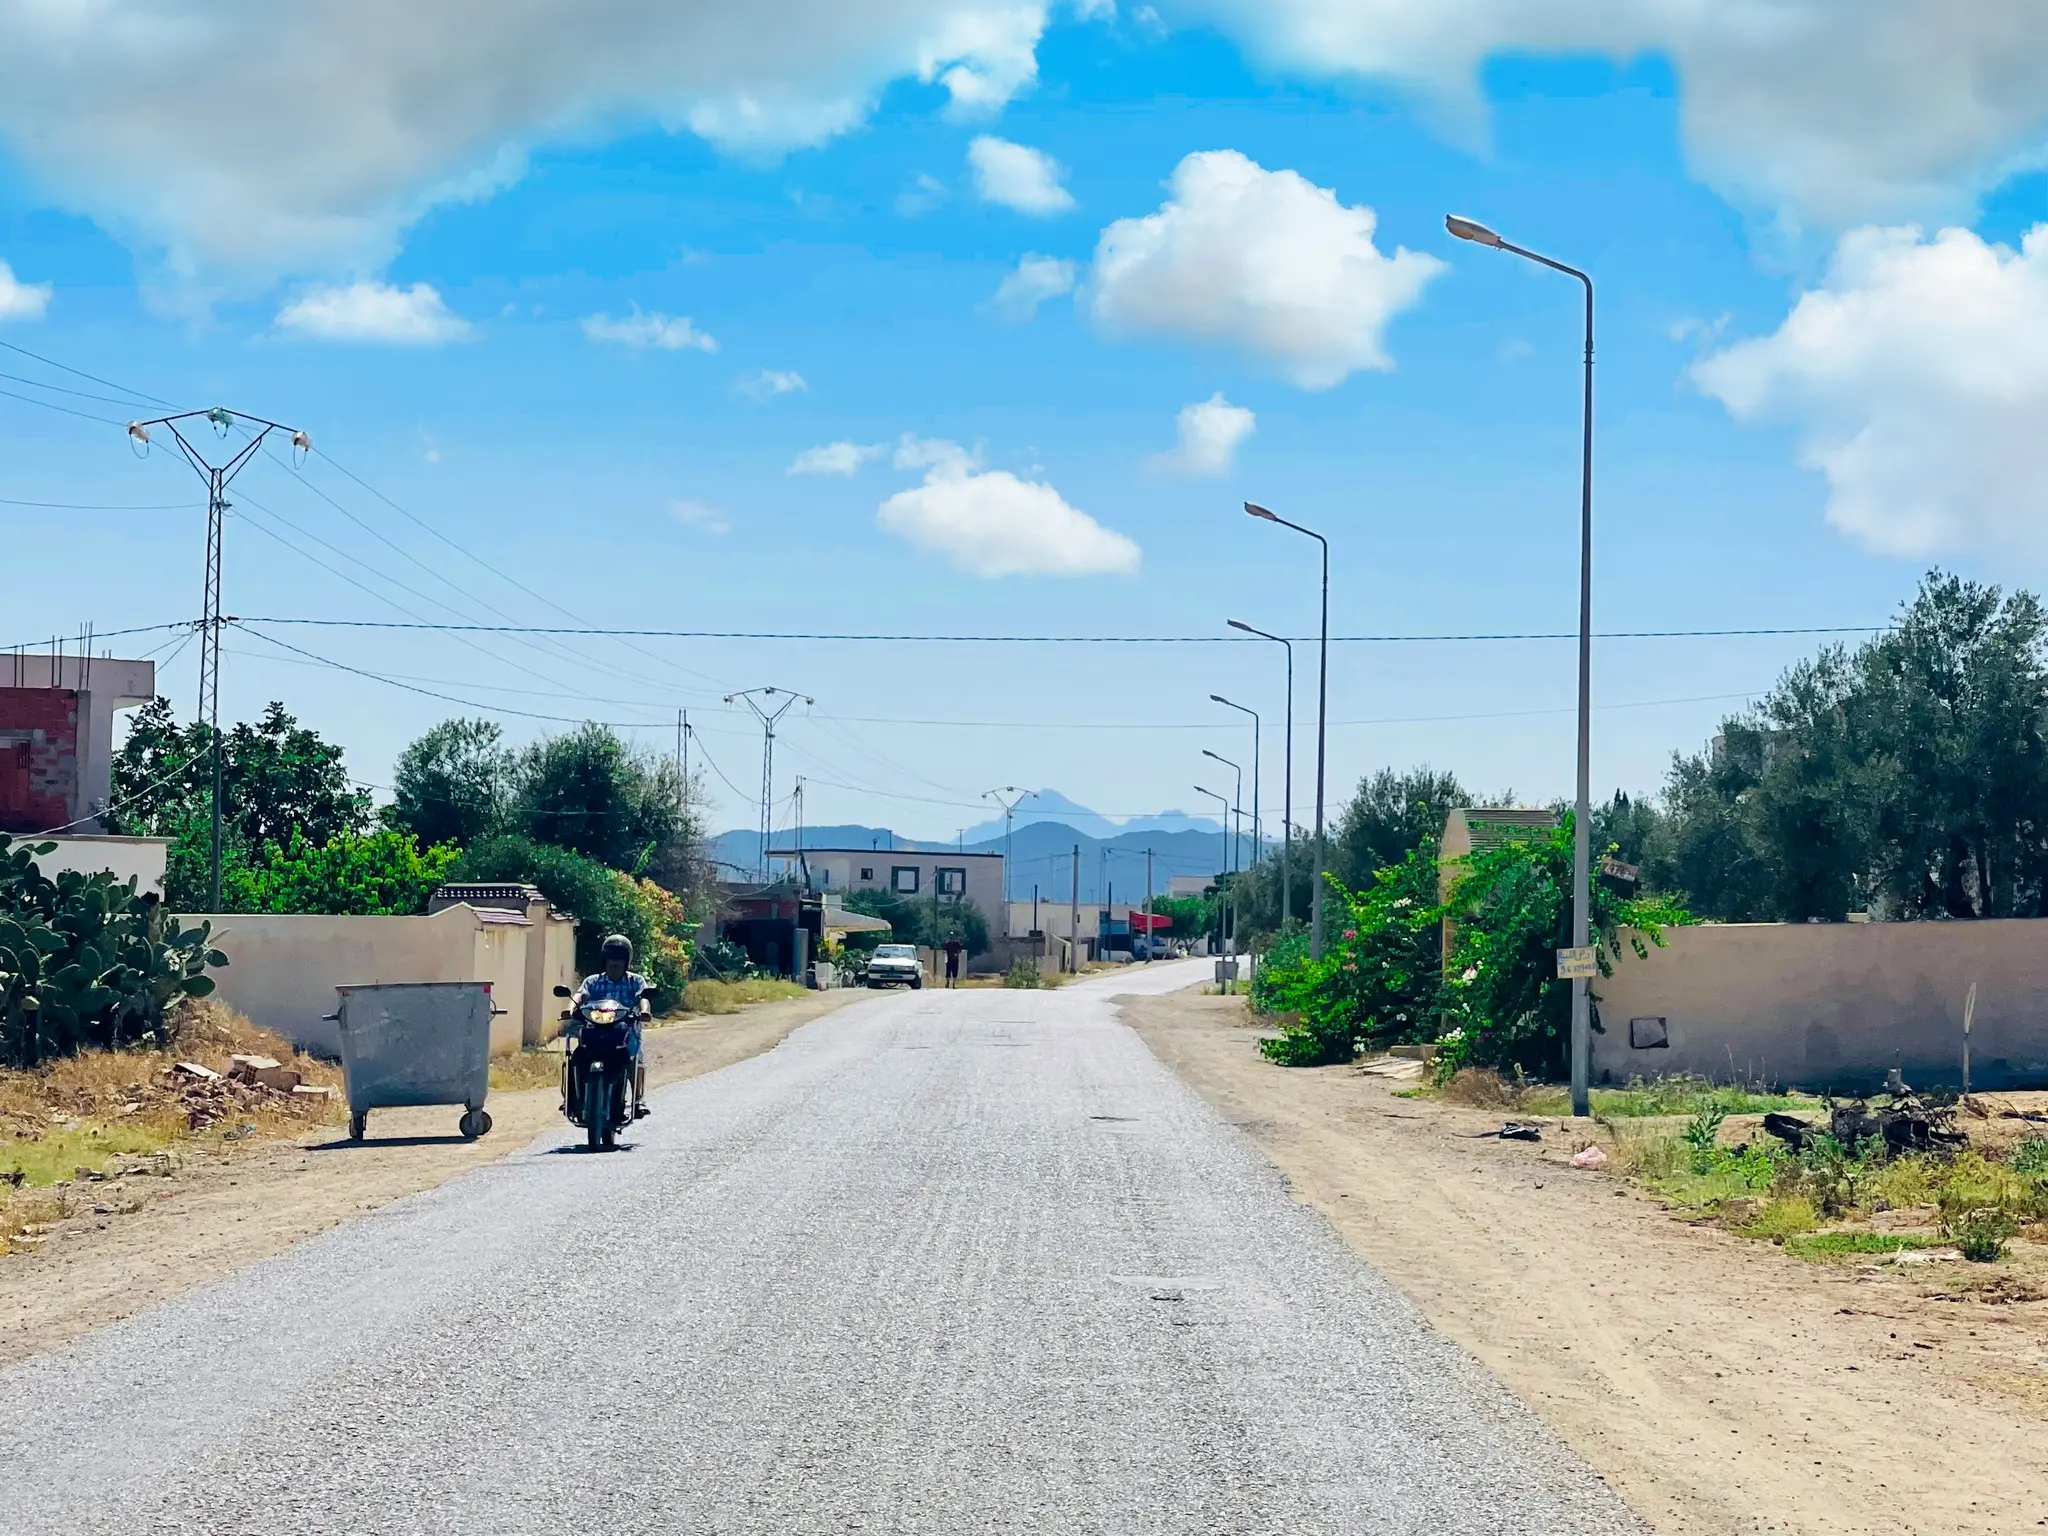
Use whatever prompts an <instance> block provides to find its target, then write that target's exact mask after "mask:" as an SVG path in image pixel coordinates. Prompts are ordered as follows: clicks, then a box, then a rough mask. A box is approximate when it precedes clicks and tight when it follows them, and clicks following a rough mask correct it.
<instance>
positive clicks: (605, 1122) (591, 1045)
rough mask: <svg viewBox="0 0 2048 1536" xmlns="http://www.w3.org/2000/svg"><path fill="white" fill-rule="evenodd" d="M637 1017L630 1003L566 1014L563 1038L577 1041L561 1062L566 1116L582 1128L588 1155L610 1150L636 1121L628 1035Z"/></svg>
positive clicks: (566, 993) (559, 992)
mask: <svg viewBox="0 0 2048 1536" xmlns="http://www.w3.org/2000/svg"><path fill="white" fill-rule="evenodd" d="M573 995H574V994H573V993H571V992H570V990H569V989H568V988H567V987H557V988H555V996H557V997H571V996H573ZM633 1013H634V1010H633V1008H632V1007H630V1006H628V1005H627V1004H625V1003H621V1002H618V1001H616V1000H613V999H610V998H603V999H598V998H593V999H591V1000H590V1001H588V1002H585V1003H583V1004H581V1005H580V1006H578V1007H577V1008H575V1009H574V1010H572V1011H571V1012H569V1013H565V1014H564V1015H562V1017H563V1018H564V1019H565V1020H567V1025H566V1027H565V1028H564V1029H563V1031H562V1033H563V1034H565V1035H568V1036H571V1037H572V1038H574V1039H575V1041H576V1045H575V1048H574V1049H573V1050H571V1051H570V1052H569V1054H568V1057H567V1059H566V1060H565V1061H564V1062H563V1063H562V1114H563V1115H564V1116H565V1117H567V1119H568V1121H569V1123H570V1124H571V1125H577V1126H581V1127H582V1128H583V1134H584V1138H585V1140H584V1147H585V1150H587V1151H591V1152H609V1151H611V1150H612V1149H613V1148H615V1147H616V1146H617V1145H618V1137H619V1131H620V1130H621V1129H622V1128H623V1127H624V1126H625V1124H626V1122H627V1121H628V1120H629V1119H631V1118H632V1114H633V1057H632V1053H631V1052H630V1051H629V1050H627V1048H626V1035H627V1031H628V1030H629V1029H630V1028H631V1027H632V1024H633Z"/></svg>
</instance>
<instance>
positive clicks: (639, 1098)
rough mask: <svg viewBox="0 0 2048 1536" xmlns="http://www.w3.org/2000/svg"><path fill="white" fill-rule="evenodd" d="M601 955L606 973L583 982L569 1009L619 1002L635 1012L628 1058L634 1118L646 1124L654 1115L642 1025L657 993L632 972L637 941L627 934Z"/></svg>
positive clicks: (610, 941)
mask: <svg viewBox="0 0 2048 1536" xmlns="http://www.w3.org/2000/svg"><path fill="white" fill-rule="evenodd" d="M599 953H601V954H602V955H603V956H604V969H603V970H601V971H599V972H597V973H596V974H595V975H593V976H586V977H584V978H583V985H582V986H580V987H578V988H577V989H576V991H575V994H574V996H573V997H572V998H571V999H570V1003H569V1006H570V1007H572V1008H581V1007H582V1006H583V1005H584V1004H585V1003H587V1002H616V1003H624V1004H625V1005H626V1006H627V1007H628V1008H630V1009H631V1010H632V1015H631V1017H632V1022H631V1023H630V1024H628V1025H627V1026H626V1054H627V1055H628V1056H630V1057H631V1058H632V1062H633V1118H634V1119H635V1120H644V1119H646V1118H647V1116H648V1115H649V1114H650V1113H652V1111H650V1110H649V1109H648V1107H647V1067H646V1065H645V1064H644V1063H643V1062H642V1061H641V1060H640V1024H641V1021H642V1020H644V1019H645V1018H647V1016H648V1014H649V1012H650V1009H649V1005H648V1001H647V999H648V994H649V993H651V992H652V991H653V990H654V989H653V988H652V987H650V986H648V984H647V980H646V978H645V977H643V976H641V975H639V974H638V973H637V972H635V971H634V970H633V969H631V967H632V964H633V941H632V940H631V939H629V938H627V937H626V936H625V935H624V934H623V933H614V934H611V935H609V936H608V937H607V938H606V939H605V941H604V944H603V947H602V948H601V949H600V951H599Z"/></svg>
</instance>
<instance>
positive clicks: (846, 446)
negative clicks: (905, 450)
mask: <svg viewBox="0 0 2048 1536" xmlns="http://www.w3.org/2000/svg"><path fill="white" fill-rule="evenodd" d="M887 451H888V450H887V449H886V448H885V447H884V445H882V444H881V443H849V442H837V443H822V444H820V445H819V446H818V447H816V448H806V449H805V450H804V451H803V452H802V453H800V454H798V455H797V456H796V462H794V463H793V464H791V465H790V466H789V469H788V470H787V471H786V473H788V474H792V475H854V474H858V473H859V472H860V467H861V465H863V464H865V463H867V462H868V460H870V459H879V458H880V457H881V456H882V455H883V454H884V453H885V452H887Z"/></svg>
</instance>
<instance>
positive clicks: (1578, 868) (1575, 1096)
mask: <svg viewBox="0 0 2048 1536" xmlns="http://www.w3.org/2000/svg"><path fill="white" fill-rule="evenodd" d="M1444 228H1446V229H1448V230H1449V231H1450V232H1451V233H1452V234H1454V235H1456V236H1457V237H1458V238H1459V239H1460V240H1470V241H1471V242H1473V244H1475V245H1487V246H1491V247H1493V249H1495V250H1497V251H1507V252H1508V253H1509V254H1511V255H1515V256H1520V257H1522V258H1523V259H1525V260H1528V261H1533V262H1535V263H1536V264H1537V265H1539V266H1545V267H1548V268H1550V269H1551V270H1552V271H1553V272H1562V273H1564V274H1565V275H1566V276H1567V277H1575V278H1577V279H1578V280H1579V281H1580V282H1581V283H1582V284H1584V285H1585V289H1586V367H1585V404H1584V410H1583V443H1582V447H1581V454H1580V460H1579V764H1578V767H1579V782H1578V798H1577V799H1576V800H1575V801H1574V802H1573V806H1572V944H1573V945H1574V947H1576V948H1579V949H1584V948H1585V947H1586V946H1587V945H1588V944H1589V943H1591V942H1592V922H1593V842H1592V837H1593V833H1592V820H1593V816H1592V804H1591V800H1592V758H1593V279H1592V278H1591V277H1590V276H1588V275H1587V274H1586V273H1584V272H1581V271H1580V270H1579V269H1578V268H1577V267H1568V266H1566V265H1565V264H1564V263H1563V262H1561V261H1552V260H1551V259H1550V258H1549V257H1548V256H1539V255H1537V254H1536V252H1534V251H1530V250H1524V249H1523V248H1522V247H1521V246H1519V245H1510V244H1509V243H1508V242H1507V241H1505V240H1503V239H1502V238H1501V237H1500V236H1499V235H1497V234H1495V233H1494V232H1493V231H1492V230H1490V229H1488V228H1487V227H1486V226H1485V225H1484V224H1480V223H1476V222H1474V221H1473V220H1471V219H1461V218H1459V217H1458V216H1457V215H1456V214H1448V215H1446V216H1445V218H1444ZM1587 987H1588V982H1587V979H1586V978H1585V977H1583V976H1574V977H1573V978H1572V1113H1573V1114H1574V1115H1586V1114H1590V1113H1591V1112H1592V1111H1591V1104H1590V1092H1589V1081H1590V1070H1591V1062H1590V1056H1591V1048H1592V1000H1591V998H1590V997H1589V995H1588V993H1587Z"/></svg>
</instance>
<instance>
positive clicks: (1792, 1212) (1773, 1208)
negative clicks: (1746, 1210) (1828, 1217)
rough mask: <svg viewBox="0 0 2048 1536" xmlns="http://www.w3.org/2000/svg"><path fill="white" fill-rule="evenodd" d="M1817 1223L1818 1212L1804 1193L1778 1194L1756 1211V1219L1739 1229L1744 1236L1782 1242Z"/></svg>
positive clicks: (1808, 1229) (1811, 1228)
mask: <svg viewBox="0 0 2048 1536" xmlns="http://www.w3.org/2000/svg"><path fill="white" fill-rule="evenodd" d="M1819 1225H1820V1213H1819V1212H1818V1211H1816V1210H1815V1209H1814V1208H1813V1202H1812V1201H1811V1200H1809V1199H1807V1198H1806V1197H1805V1196H1804V1195H1780V1196H1778V1197H1777V1198H1776V1199H1774V1200H1771V1201H1769V1202H1767V1203H1766V1204H1765V1206H1764V1208H1763V1209H1762V1210H1761V1211H1759V1212H1757V1216H1756V1219H1755V1220H1754V1221H1752V1222H1751V1223H1750V1224H1749V1225H1748V1226H1746V1227H1742V1228H1740V1229H1739V1230H1740V1231H1741V1233H1742V1235H1743V1236H1744V1237H1757V1238H1763V1239H1766V1240H1768V1241H1770V1242H1783V1241H1784V1240H1785V1239H1786V1238H1788V1237H1797V1236H1798V1235H1799V1234H1800V1233H1802V1232H1811V1231H1812V1230H1813V1229H1814V1228H1815V1227H1817V1226H1819Z"/></svg>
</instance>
